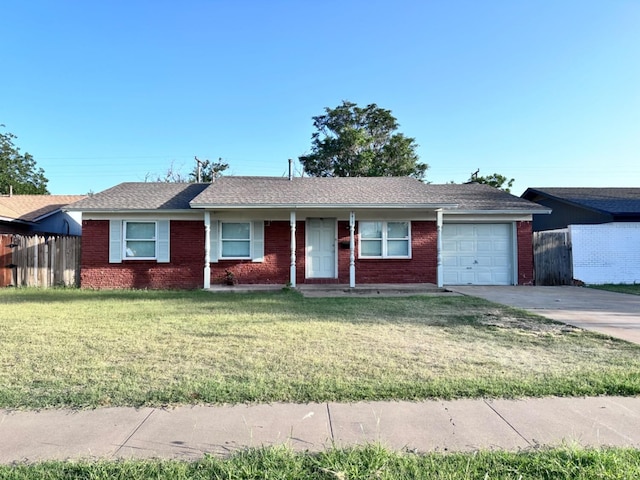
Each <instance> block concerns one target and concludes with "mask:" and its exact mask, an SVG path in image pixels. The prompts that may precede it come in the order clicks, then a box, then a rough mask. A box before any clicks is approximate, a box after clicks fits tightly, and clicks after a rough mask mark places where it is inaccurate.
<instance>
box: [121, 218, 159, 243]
mask: <svg viewBox="0 0 640 480" xmlns="http://www.w3.org/2000/svg"><path fill="white" fill-rule="evenodd" d="M127 238H128V239H135V240H138V239H140V240H153V239H155V238H156V224H155V223H153V222H144V223H142V222H138V223H133V222H127Z"/></svg>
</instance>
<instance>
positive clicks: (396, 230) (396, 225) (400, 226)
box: [387, 222, 409, 238]
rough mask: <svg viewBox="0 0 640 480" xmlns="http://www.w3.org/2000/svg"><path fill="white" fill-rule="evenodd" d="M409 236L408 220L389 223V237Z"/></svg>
mask: <svg viewBox="0 0 640 480" xmlns="http://www.w3.org/2000/svg"><path fill="white" fill-rule="evenodd" d="M408 236H409V224H408V223H407V222H389V223H388V224H387V237H388V238H407V237H408Z"/></svg>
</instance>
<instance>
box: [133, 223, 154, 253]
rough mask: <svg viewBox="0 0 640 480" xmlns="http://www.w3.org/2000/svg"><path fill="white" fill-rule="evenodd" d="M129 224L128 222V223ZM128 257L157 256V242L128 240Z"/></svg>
mask: <svg viewBox="0 0 640 480" xmlns="http://www.w3.org/2000/svg"><path fill="white" fill-rule="evenodd" d="M127 225H128V224H127ZM126 255H127V257H148V258H155V256H156V242H153V241H152V242H141V241H131V240H130V241H128V242H127V249H126Z"/></svg>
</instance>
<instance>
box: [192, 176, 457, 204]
mask: <svg viewBox="0 0 640 480" xmlns="http://www.w3.org/2000/svg"><path fill="white" fill-rule="evenodd" d="M442 203H443V201H442V199H440V198H437V197H435V196H433V195H430V194H429V191H428V190H425V185H424V184H423V183H421V182H420V181H418V180H416V179H414V178H410V177H341V178H336V177H331V178H326V177H302V178H300V177H296V178H293V179H291V180H289V179H288V178H278V177H222V178H219V179H218V180H216V181H215V183H213V184H212V185H211V186H210V187H209V188H208V189H206V190H205V191H203V192H202V193H201V194H200V195H198V196H197V197H196V198H194V199H193V201H192V202H191V206H193V207H207V206H217V207H255V206H274V207H285V206H286V207H289V206H301V207H305V206H308V207H318V206H332V207H345V206H381V207H383V206H391V207H393V206H405V205H406V206H418V205H430V204H434V205H440V204H442ZM453 203H455V202H453Z"/></svg>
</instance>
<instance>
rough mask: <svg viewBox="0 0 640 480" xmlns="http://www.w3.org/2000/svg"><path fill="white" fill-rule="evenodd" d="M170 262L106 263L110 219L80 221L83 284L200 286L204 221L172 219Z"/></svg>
mask: <svg viewBox="0 0 640 480" xmlns="http://www.w3.org/2000/svg"><path fill="white" fill-rule="evenodd" d="M169 242H170V251H171V261H170V262H169V263H157V262H156V261H146V260H128V261H123V262H122V263H109V221H108V220H87V221H83V222H82V271H81V276H80V278H81V286H82V287H83V288H152V289H162V288H170V289H192V288H202V286H203V277H202V270H203V268H204V249H203V248H202V245H203V243H204V224H203V222H199V221H176V220H172V221H171V228H170V237H169Z"/></svg>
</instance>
